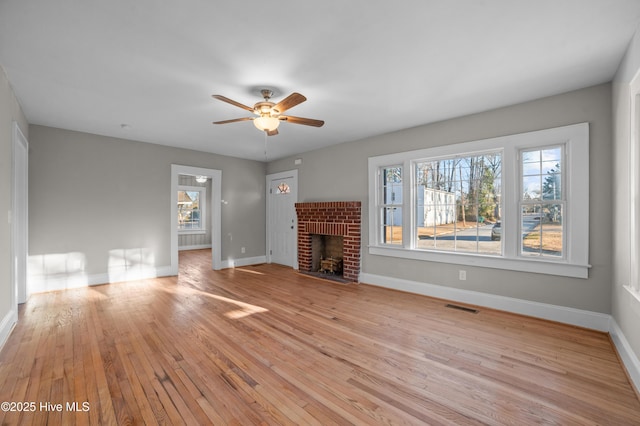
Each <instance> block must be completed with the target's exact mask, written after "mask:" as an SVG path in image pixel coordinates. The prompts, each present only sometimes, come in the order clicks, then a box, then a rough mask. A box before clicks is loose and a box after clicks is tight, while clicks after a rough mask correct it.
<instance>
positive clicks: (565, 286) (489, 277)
mask: <svg viewBox="0 0 640 426" xmlns="http://www.w3.org/2000/svg"><path fill="white" fill-rule="evenodd" d="M580 122H589V123H590V154H591V156H590V158H591V164H590V183H591V187H590V210H591V212H590V220H591V223H590V247H589V250H590V263H591V264H592V265H593V268H592V269H591V270H590V272H589V279H586V280H584V279H574V278H563V277H558V276H551V275H542V274H532V273H525V272H514V271H503V270H496V269H488V268H480V267H471V266H468V267H467V266H465V269H466V270H467V281H459V280H458V269H460V266H459V265H449V264H443V263H432V262H425V261H414V260H405V259H397V258H390V257H384V256H374V255H370V254H369V253H368V250H367V244H368V242H369V239H368V234H367V230H368V200H367V191H368V183H367V159H368V157H370V156H375V155H382V154H389V153H394V152H401V151H409V150H415V149H420V148H428V147H433V146H439V145H447V144H453V143H458V142H466V141H472V140H478V139H484V138H490V137H496V136H502V135H509V134H514V133H521V132H527V131H533V130H540V129H547V128H552V127H558V126H564V125H568V124H574V123H580ZM611 131H612V129H611V85H610V84H603V85H599V86H595V87H591V88H587V89H583V90H578V91H574V92H570V93H566V94H562V95H558V96H553V97H549V98H544V99H540V100H536V101H533V102H527V103H524V104H520V105H515V106H511V107H507V108H501V109H497V110H493V111H488V112H484V113H480V114H475V115H471V116H466V117H461V118H456V119H452V120H448V121H443V122H438V123H434V124H429V125H425V126H420V127H416V128H412V129H407V130H403V131H399V132H395V133H390V134H386V135H381V136H377V137H372V138H368V139H364V140H359V141H355V142H349V143H344V144H341V145H336V146H333V147H329V148H325V149H320V150H316V151H311V152H307V153H304V154H300V155H296V156H294V157H290V158H285V159H282V160H278V161H273V162H271V163H270V164H269V165H268V168H267V173H277V172H280V171H284V170H291V169H294V168H298V170H299V171H298V173H299V175H298V176H299V192H298V194H299V195H298V198H299V201H327V200H342V201H346V200H359V201H362V203H363V204H362V205H363V223H362V230H363V239H362V244H363V249H362V271H363V272H366V273H370V274H376V275H382V276H388V277H394V278H400V279H406V280H411V281H417V282H425V283H430V284H438V285H442V286H449V287H457V288H461V289H466V290H473V291H480V292H485V293H490V294H495V295H502V296H508V297H513V298H518V299H523V300H530V301H535V302H541V303H549V304H553V305H560V306H567V307H572V308H576V309H583V310H588V311H594V312H600V313H607V314H608V313H610V310H611V287H610V282H611V274H612V268H611V249H612V237H611V233H612V224H611V219H612V217H611V203H612V196H611V189H612V182H611V173H612V171H611V165H612V163H611V159H612V157H611V147H612V145H611ZM295 158H302V160H303V162H302V164H301V165H300V166H295V165H294V159H295Z"/></svg>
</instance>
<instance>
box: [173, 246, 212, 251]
mask: <svg viewBox="0 0 640 426" xmlns="http://www.w3.org/2000/svg"><path fill="white" fill-rule="evenodd" d="M210 248H211V244H201V245H195V246H178V251H183V250H202V249H210Z"/></svg>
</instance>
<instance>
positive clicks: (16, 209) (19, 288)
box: [10, 122, 29, 307]
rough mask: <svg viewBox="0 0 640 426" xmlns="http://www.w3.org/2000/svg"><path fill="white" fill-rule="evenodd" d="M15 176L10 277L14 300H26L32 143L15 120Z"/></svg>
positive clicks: (15, 304) (13, 301)
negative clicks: (30, 148)
mask: <svg viewBox="0 0 640 426" xmlns="http://www.w3.org/2000/svg"><path fill="white" fill-rule="evenodd" d="M12 161H13V179H12V186H13V187H12V192H13V197H12V198H13V199H12V207H11V218H10V220H11V251H12V256H11V278H12V288H13V290H12V292H13V298H12V299H13V300H12V304H13V305H14V306H16V307H17V304H18V303H25V302H26V301H27V299H28V298H29V288H28V282H27V257H28V255H29V197H28V195H29V166H28V164H29V143H28V141H27V139H26V138H25V136H24V134H23V133H22V131H21V130H20V127H19V126H18V123H16V122H14V123H13V159H12Z"/></svg>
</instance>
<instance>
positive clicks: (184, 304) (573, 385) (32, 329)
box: [0, 250, 640, 425]
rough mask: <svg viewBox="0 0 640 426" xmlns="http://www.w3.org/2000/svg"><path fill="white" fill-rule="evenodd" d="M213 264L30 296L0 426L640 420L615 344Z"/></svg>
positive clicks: (7, 374)
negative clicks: (7, 408) (32, 407)
mask: <svg viewBox="0 0 640 426" xmlns="http://www.w3.org/2000/svg"><path fill="white" fill-rule="evenodd" d="M209 264H210V252H209V251H207V250H204V251H201V250H199V251H193V252H184V253H181V259H180V265H181V266H180V276H179V278H176V277H171V278H162V279H153V280H144V281H138V282H129V283H119V284H111V285H104V286H96V287H90V288H82V289H74V290H68V291H63V292H54V293H45V294H36V295H33V296H32V297H31V298H30V300H29V302H28V303H27V304H25V305H24V306H22V308H21V310H20V321H19V323H18V325H17V326H16V329H15V330H14V331H13V333H12V335H11V336H10V337H9V340H8V341H7V343H6V345H5V347H4V348H3V350H2V352H0V402H2V401H7V402H13V403H14V407H12V408H18V407H17V405H18V403H31V402H33V403H35V410H34V411H32V412H28V411H22V412H18V411H0V423H1V424H9V425H13V424H27V425H28V424H38V425H44V424H49V425H58V424H60V425H71V424H96V425H98V424H101V425H112V424H187V425H204V424H216V425H253V424H260V425H262V424H265V425H266V424H310V425H330V424H339V425H345V424H354V425H365V424H366V425H369V424H433V425H448V424H455V425H481V424H488V425H502V424H511V425H526V424H538V423H542V424H562V425H591V424H594V425H595V424H599V425H638V424H640V402H639V400H638V397H637V396H636V394H635V392H634V390H633V388H632V387H631V385H630V383H629V381H628V379H627V377H626V375H625V372H624V370H623V368H622V366H621V364H620V362H619V360H618V358H617V356H616V353H615V351H614V349H613V346H612V344H611V342H610V340H609V338H608V336H607V335H606V334H603V333H599V332H594V331H589V330H583V329H579V328H575V327H570V326H565V325H560V324H555V323H551V322H546V321H540V320H536V319H531V318H525V317H521V316H517V315H512V314H507V313H504V312H498V311H493V310H489V309H484V308H479V310H480V312H479V313H477V314H473V313H469V312H464V311H460V310H456V309H451V308H447V307H445V305H446V303H447V302H446V301H442V300H437V299H432V298H428V297H423V296H416V295H412V294H406V293H402V292H397V291H392V290H386V289H381V288H377V287H373V286H367V285H362V284H361V285H342V284H337V283H332V282H328V281H323V280H318V279H315V278H311V277H308V276H305V275H301V274H298V273H296V272H295V271H293V270H291V269H290V268H285V267H282V266H277V265H257V266H253V267H244V268H236V269H229V270H224V271H218V272H213V271H210V270H209ZM43 403H50V404H51V405H50V406H41V404H43ZM72 403H76V406H75V407H76V408H78V409H77V410H72V409H69V408H73V407H67V404H72ZM56 404H62V410H60V411H55V410H53V409H51V407H53V408H56V407H58V406H57V405H56ZM47 407H49V408H47ZM22 408H23V409H24V408H25V407H24V406H23V407H22ZM27 409H29V406H28V405H27ZM83 409H85V411H83Z"/></svg>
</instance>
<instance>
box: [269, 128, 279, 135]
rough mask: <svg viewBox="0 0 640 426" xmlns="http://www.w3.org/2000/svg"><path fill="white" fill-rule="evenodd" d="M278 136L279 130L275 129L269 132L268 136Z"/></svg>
mask: <svg viewBox="0 0 640 426" xmlns="http://www.w3.org/2000/svg"><path fill="white" fill-rule="evenodd" d="M277 134H278V129H273V130H271V131H268V132H267V136H275V135H277Z"/></svg>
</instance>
